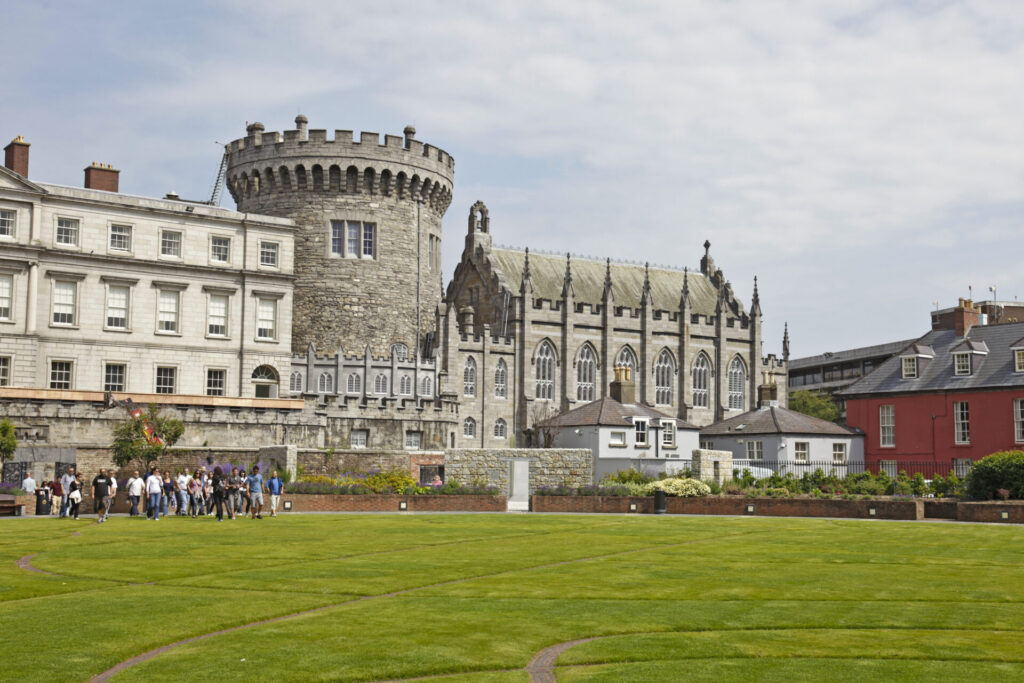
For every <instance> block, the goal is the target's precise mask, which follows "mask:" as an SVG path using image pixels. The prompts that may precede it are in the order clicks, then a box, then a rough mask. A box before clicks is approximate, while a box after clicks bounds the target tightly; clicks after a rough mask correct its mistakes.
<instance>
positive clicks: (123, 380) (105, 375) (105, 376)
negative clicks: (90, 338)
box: [103, 362, 128, 393]
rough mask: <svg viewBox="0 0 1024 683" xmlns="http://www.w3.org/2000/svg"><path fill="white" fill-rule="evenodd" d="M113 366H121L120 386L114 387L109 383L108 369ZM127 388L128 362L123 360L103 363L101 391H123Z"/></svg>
mask: <svg viewBox="0 0 1024 683" xmlns="http://www.w3.org/2000/svg"><path fill="white" fill-rule="evenodd" d="M113 368H121V388H120V389H116V388H114V387H113V386H112V385H111V383H110V371H111V369H113ZM127 390H128V364H127V363H124V362H117V363H109V362H104V363H103V391H111V392H118V393H124V392H125V391H127Z"/></svg>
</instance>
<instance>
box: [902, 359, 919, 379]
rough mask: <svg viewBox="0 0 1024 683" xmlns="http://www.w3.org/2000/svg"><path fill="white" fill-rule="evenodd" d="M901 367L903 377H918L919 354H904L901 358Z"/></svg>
mask: <svg viewBox="0 0 1024 683" xmlns="http://www.w3.org/2000/svg"><path fill="white" fill-rule="evenodd" d="M900 367H901V369H902V371H903V379H917V356H903V357H902V358H900Z"/></svg>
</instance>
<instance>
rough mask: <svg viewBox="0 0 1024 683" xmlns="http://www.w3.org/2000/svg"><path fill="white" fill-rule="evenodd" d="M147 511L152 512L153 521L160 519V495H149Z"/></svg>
mask: <svg viewBox="0 0 1024 683" xmlns="http://www.w3.org/2000/svg"><path fill="white" fill-rule="evenodd" d="M149 509H150V510H152V511H153V519H160V494H159V493H151V494H149Z"/></svg>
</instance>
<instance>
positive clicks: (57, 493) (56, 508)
mask: <svg viewBox="0 0 1024 683" xmlns="http://www.w3.org/2000/svg"><path fill="white" fill-rule="evenodd" d="M63 501H64V488H63V487H62V486H61V483H60V480H58V479H54V480H53V481H51V482H50V514H51V515H59V514H60V511H61V505H62V504H63Z"/></svg>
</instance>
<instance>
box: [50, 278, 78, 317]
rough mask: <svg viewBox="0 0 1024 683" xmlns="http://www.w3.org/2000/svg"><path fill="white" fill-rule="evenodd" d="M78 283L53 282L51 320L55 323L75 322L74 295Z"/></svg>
mask: <svg viewBox="0 0 1024 683" xmlns="http://www.w3.org/2000/svg"><path fill="white" fill-rule="evenodd" d="M77 289H78V285H77V283H74V282H54V283H53V322H54V324H56V325H74V324H75V295H76V293H77Z"/></svg>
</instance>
